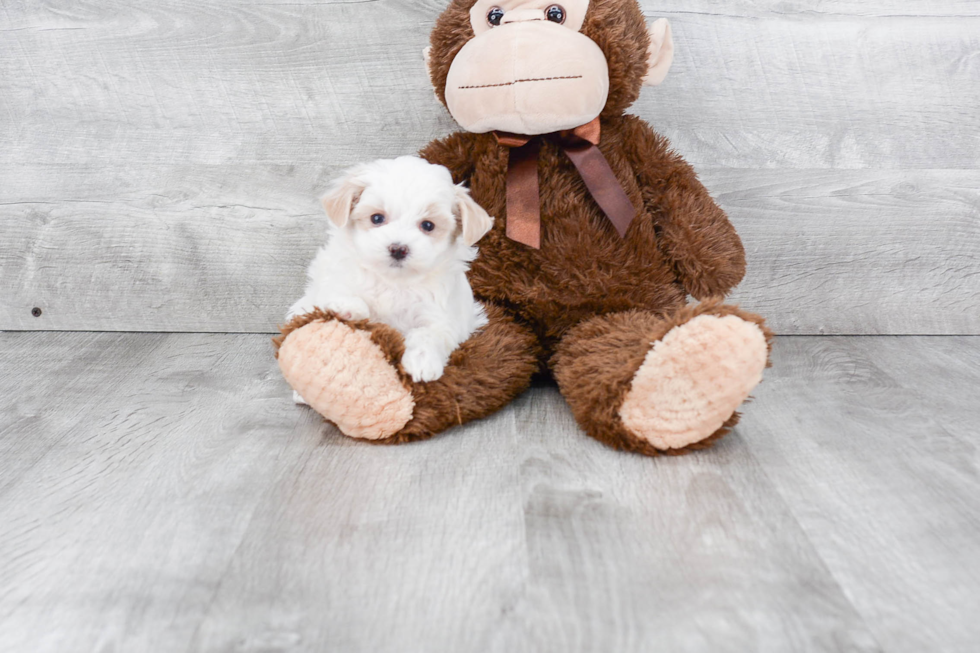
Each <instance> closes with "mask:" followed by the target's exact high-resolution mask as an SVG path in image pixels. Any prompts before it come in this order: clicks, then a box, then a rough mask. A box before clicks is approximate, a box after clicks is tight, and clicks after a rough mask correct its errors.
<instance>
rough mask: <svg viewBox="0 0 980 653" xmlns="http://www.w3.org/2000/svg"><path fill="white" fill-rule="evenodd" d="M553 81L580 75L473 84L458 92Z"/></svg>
mask: <svg viewBox="0 0 980 653" xmlns="http://www.w3.org/2000/svg"><path fill="white" fill-rule="evenodd" d="M553 79H582V76H581V75H561V76H556V77H531V78H528V79H515V80H514V81H512V82H500V83H499V84H475V85H472V86H460V87H459V90H463V89H464V88H493V87H495V86H513V85H514V84H523V83H524V82H550V81H551V80H553Z"/></svg>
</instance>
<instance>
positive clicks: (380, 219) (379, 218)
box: [371, 213, 385, 224]
mask: <svg viewBox="0 0 980 653" xmlns="http://www.w3.org/2000/svg"><path fill="white" fill-rule="evenodd" d="M384 221H385V217H384V216H383V215H381V214H380V213H375V214H374V215H372V216H371V224H383V223H384Z"/></svg>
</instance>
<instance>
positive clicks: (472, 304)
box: [286, 156, 493, 402]
mask: <svg viewBox="0 0 980 653" xmlns="http://www.w3.org/2000/svg"><path fill="white" fill-rule="evenodd" d="M322 202H323V207H324V209H326V212H327V216H328V218H329V219H330V239H329V241H328V242H327V244H326V245H325V246H324V247H322V248H321V249H320V250H319V251H318V252H317V254H316V257H315V258H314V259H313V262H312V263H311V264H310V267H309V271H308V273H307V274H308V277H309V283H308V285H307V287H306V293H305V294H304V295H303V297H302V298H301V299H300V300H299V301H297V302H296V303H295V304H293V306H292V308H290V309H289V313H288V314H287V316H286V319H287V320H289V319H291V318H292V317H293V316H295V315H300V314H302V313H307V312H309V311H311V310H313V308H314V307H319V308H322V309H328V310H332V311H335V312H337V313H338V314H340V315H341V316H343V317H345V318H348V319H365V318H369V319H371V320H375V321H377V322H382V323H384V324H388V325H389V326H392V327H394V328H395V329H397V330H398V331H400V332H401V334H402V335H403V336H404V337H405V354H404V356H403V357H402V366H403V367H404V368H405V371H406V372H408V373H409V374H410V375H411V376H412V378H413V379H414V380H415V381H433V380H435V379H438V378H439V377H440V376H442V373H443V370H444V368H445V366H446V363H447V362H448V360H449V355H450V354H451V353H452V352H453V350H454V349H456V347H458V346H459V345H460V343H462V342H463V341H465V340H466V339H467V338H469V336H470V335H471V334H472V333H473V332H474V331H475V330H476V329H478V328H480V327H482V326H483V325H485V324H486V322H487V318H486V314H485V313H484V310H483V307H482V306H481V305H480V304H479V303H478V302H476V301H475V300H474V299H473V291H472V290H471V289H470V284H469V282H468V281H467V279H466V270H467V269H468V268H469V263H470V261H472V260H473V259H474V258H475V257H476V248H475V247H474V244H475V243H476V242H477V241H478V240H479V239H480V238H481V237H482V236H483V235H484V234H485V233H486V232H487V231H489V229H490V227H491V226H492V224H493V219H492V218H491V217H490V216H489V215H487V213H486V211H484V210H483V209H482V208H480V206H479V205H478V204H477V203H476V202H474V201H473V199H472V198H471V197H470V194H469V191H468V190H467V189H466V188H465V187H463V186H457V185H455V184H453V180H452V176H451V175H450V174H449V171H448V170H447V169H446V168H444V167H443V166H438V165H432V164H430V163H427V162H426V161H423V160H422V159H420V158H418V157H413V156H403V157H399V158H397V159H382V160H378V161H373V162H371V163H365V164H362V165H359V166H356V167H354V168H351V169H350V170H348V171H347V172H346V173H345V174H344V175H343V176H342V177H341V178H340V179H338V180H336V181H335V182H334V183H333V184H332V185H331V187H330V189H329V191H328V192H327V194H326V195H325V196H324V197H323V199H322ZM294 397H295V398H296V400H297V401H298V402H301V401H302V398H301V397H299V396H298V395H295V394H294Z"/></svg>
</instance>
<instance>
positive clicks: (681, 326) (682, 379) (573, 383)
mask: <svg viewBox="0 0 980 653" xmlns="http://www.w3.org/2000/svg"><path fill="white" fill-rule="evenodd" d="M771 339H772V334H771V333H770V332H769V330H768V329H766V327H765V325H764V324H763V320H762V318H760V317H758V316H757V315H752V314H751V313H746V312H744V311H740V310H739V309H737V308H734V307H732V306H725V305H722V304H721V303H720V302H719V301H717V300H713V301H707V302H703V303H701V304H699V305H696V306H686V307H684V308H681V309H679V310H678V311H676V312H675V313H672V314H669V315H666V316H663V315H657V314H654V313H649V312H646V311H627V312H623V313H614V314H610V315H600V316H596V317H593V318H590V319H588V320H585V321H583V322H582V323H580V324H578V325H576V326H575V327H573V328H572V329H571V330H570V331H569V332H568V333H567V334H566V335H565V336H564V337H563V338H562V341H561V343H559V345H558V348H557V351H556V352H555V355H554V357H553V359H552V362H551V364H552V368H553V370H554V375H555V378H556V380H557V381H558V385H559V387H560V389H561V392H562V394H563V395H564V397H565V399H566V400H567V401H568V404H569V406H570V407H571V409H572V412H573V413H574V415H575V418H576V420H578V423H579V425H580V426H581V427H582V428H583V429H584V430H585V431H586V433H588V434H589V435H591V436H592V437H594V438H596V439H597V440H600V441H602V442H604V443H606V444H608V445H610V446H612V447H615V448H617V449H628V450H630V451H637V452H639V453H643V454H646V455H656V454H661V453H668V454H674V453H683V452H686V451H690V450H693V449H700V448H703V447H705V446H707V445H708V444H709V443H711V442H712V441H714V440H716V439H718V438H719V437H721V436H722V435H724V434H725V433H727V432H728V431H729V430H730V429H731V427H732V426H734V425H735V424H736V422H738V413H737V412H735V411H736V409H737V408H738V406H739V405H740V404H741V403H742V402H743V401H745V399H747V398H748V396H749V393H750V392H751V391H752V389H753V388H754V387H755V386H756V385H757V384H758V383H759V381H760V380H761V379H762V370H763V368H764V367H766V365H767V361H768V355H769V344H770V342H771Z"/></svg>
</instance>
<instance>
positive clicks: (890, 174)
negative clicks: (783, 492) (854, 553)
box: [0, 0, 980, 334]
mask: <svg viewBox="0 0 980 653" xmlns="http://www.w3.org/2000/svg"><path fill="white" fill-rule="evenodd" d="M442 5H443V3H442V2H441V1H439V2H437V1H436V0H424V1H423V0H412V1H410V2H392V1H390V0H379V1H372V2H363V3H345V2H327V3H323V2H312V1H310V2H305V1H301V2H264V3H255V4H245V3H240V2H232V1H231V0H224V1H221V2H217V1H216V2H208V3H195V2H186V1H178V0H166V1H164V2H157V3H151V4H150V5H147V4H146V3H139V4H138V3H135V2H131V1H122V0H112V1H110V2H99V3H95V2H79V3H72V4H71V6H70V7H69V6H66V5H64V3H56V2H36V3H22V2H11V1H7V2H2V4H0V7H2V11H0V34H2V38H0V90H2V92H0V152H2V153H3V154H2V156H0V280H2V282H0V329H106V330H150V331H164V330H180V331H229V330H234V331H252V332H268V331H271V330H273V329H274V325H275V324H276V323H277V322H278V320H279V319H280V316H281V315H282V312H283V307H285V306H287V305H288V304H289V303H290V301H291V299H292V298H293V297H294V296H296V295H297V294H298V292H299V290H300V288H301V286H302V283H303V279H302V271H303V269H304V267H305V264H306V261H307V259H308V257H309V256H310V254H311V253H312V252H313V250H314V249H315V247H316V242H317V240H318V239H319V238H320V236H321V234H322V233H323V230H322V227H321V226H320V223H319V220H318V215H317V213H318V209H317V207H316V205H315V202H314V198H315V196H316V195H317V194H318V193H319V192H321V191H322V190H323V188H324V186H325V184H326V181H327V180H328V179H329V178H330V177H331V176H332V175H334V174H336V173H337V172H339V171H340V170H341V169H342V168H343V167H345V166H347V165H349V164H352V163H354V162H357V161H361V160H365V159H370V158H374V157H378V156H391V155H396V154H403V153H407V152H412V151H414V150H416V149H417V148H418V147H420V146H421V145H423V144H424V143H426V142H428V141H429V140H430V139H431V138H434V137H437V136H441V135H443V134H445V133H448V132H449V131H451V130H452V129H454V124H453V121H452V120H451V118H450V117H449V116H448V114H447V113H446V112H445V110H444V109H442V108H441V106H440V105H438V103H437V102H436V101H435V100H434V98H433V97H432V92H431V89H430V87H429V84H428V80H427V78H426V75H425V71H424V66H423V64H422V61H421V57H420V51H421V48H422V47H423V45H425V42H426V40H427V35H428V31H429V29H430V28H431V25H432V22H433V20H434V19H435V16H436V15H438V12H439V11H440V9H441V7H442ZM644 8H645V11H646V12H647V14H648V15H649V17H651V18H653V17H655V16H659V15H666V16H668V17H669V18H671V20H672V24H673V26H674V33H675V38H676V40H677V43H678V49H677V59H676V62H675V65H674V68H673V70H672V73H671V75H670V76H669V77H668V78H667V81H666V82H665V83H664V84H663V85H661V86H660V87H658V88H656V89H648V90H646V91H644V95H643V97H642V98H641V100H640V101H639V102H638V103H637V105H636V106H635V107H634V109H633V110H634V112H635V113H637V114H638V115H640V116H641V117H643V118H645V119H647V120H649V121H650V122H651V123H652V124H653V125H654V126H655V127H656V128H657V129H658V130H659V131H661V132H662V133H664V134H665V135H666V136H668V137H669V138H670V139H671V140H672V142H673V143H674V145H675V146H676V148H677V149H678V150H679V151H680V152H681V153H682V154H684V155H685V156H686V157H687V158H688V159H689V160H690V161H691V162H692V163H694V164H695V165H696V166H697V167H698V169H699V170H700V171H701V173H702V176H703V178H704V180H705V182H706V184H707V185H708V187H709V189H711V190H712V191H714V192H715V194H716V195H717V196H718V197H719V201H720V203H721V204H722V206H723V207H724V208H726V209H727V210H729V211H730V213H731V214H732V216H733V220H734V221H735V223H736V225H737V226H738V228H739V230H740V232H741V233H742V235H743V239H744V240H745V242H746V246H747V248H748V250H749V257H750V272H749V277H748V278H747V280H746V282H745V284H744V285H743V287H742V288H741V289H740V290H739V292H738V295H737V299H738V301H740V302H741V303H742V304H743V305H744V306H746V307H747V308H751V309H754V310H757V311H759V312H761V313H763V314H765V315H767V316H768V317H769V318H770V319H771V320H772V324H773V326H774V327H775V328H776V330H777V331H779V332H781V333H794V334H801V333H804V334H805V333H946V334H956V333H980V310H977V309H978V306H980V287H978V285H980V274H978V272H980V262H978V259H977V255H976V252H977V251H978V249H977V238H978V236H977V224H978V222H980V202H978V200H977V190H976V189H977V188H978V187H980V184H978V182H977V174H978V173H977V169H978V167H980V112H977V111H976V107H977V106H980V84H978V83H977V79H980V69H978V65H980V64H978V61H980V59H978V57H976V56H975V54H976V52H977V51H980V10H977V9H976V3H973V2H968V1H966V0H941V1H936V2H925V1H920V2H899V1H898V0H875V1H873V2H862V3H853V2H845V1H843V0H824V1H822V2H819V3H809V2H802V1H797V0H790V1H782V0H780V1H776V0H727V1H726V2H707V0H697V1H695V2H690V3H689V2H679V1H678V2H674V1H669V2H665V3H653V2H644ZM35 306H38V307H41V308H42V309H44V314H43V316H42V317H41V318H39V319H35V318H33V317H31V314H30V311H31V309H32V308H34V307H35Z"/></svg>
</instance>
